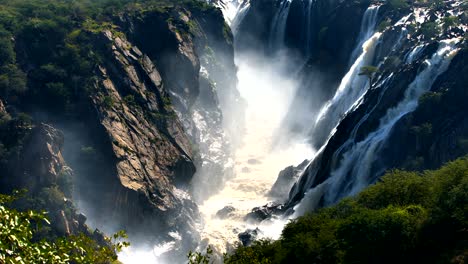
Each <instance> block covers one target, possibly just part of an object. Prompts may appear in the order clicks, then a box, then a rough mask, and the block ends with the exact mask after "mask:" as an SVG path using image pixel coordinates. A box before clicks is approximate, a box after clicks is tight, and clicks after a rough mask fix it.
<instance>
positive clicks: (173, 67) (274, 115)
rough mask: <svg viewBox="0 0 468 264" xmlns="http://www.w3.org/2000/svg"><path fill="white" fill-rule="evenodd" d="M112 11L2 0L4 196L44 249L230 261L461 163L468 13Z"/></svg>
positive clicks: (83, 4)
mask: <svg viewBox="0 0 468 264" xmlns="http://www.w3.org/2000/svg"><path fill="white" fill-rule="evenodd" d="M28 1H29V0H28ZM101 1H102V3H101V2H100V1H97V2H96V3H94V2H93V3H92V1H91V2H89V1H85V0H82V1H81V0H80V1H74V2H73V3H69V2H67V1H61V0H48V1H47V2H48V5H46V4H43V3H42V4H41V3H37V2H35V1H32V0H31V3H26V2H23V1H22V0H15V1H11V2H8V1H1V0H0V5H1V6H2V7H4V10H5V11H4V12H3V11H2V12H3V13H2V12H0V37H1V38H2V41H3V43H4V44H2V45H4V47H1V48H2V51H4V52H3V53H4V54H2V53H0V57H1V58H2V62H0V66H2V67H0V68H1V69H0V88H1V89H2V93H1V94H0V112H1V115H2V120H1V124H0V142H1V145H0V146H1V148H0V149H1V150H2V151H0V157H1V161H2V162H1V163H0V169H1V170H2V171H3V172H4V175H2V177H1V178H0V183H1V185H0V186H2V187H1V188H0V190H1V192H2V193H10V192H11V191H12V190H15V189H23V188H26V189H28V193H29V194H28V195H29V196H28V199H30V204H31V205H30V204H29V202H28V205H27V206H26V207H27V208H33V209H38V210H46V211H48V212H49V213H50V215H51V216H50V217H51V219H50V220H51V222H52V228H51V230H50V231H48V232H49V233H48V234H47V236H52V237H53V236H63V235H73V234H78V233H85V234H87V235H89V236H91V237H93V239H95V240H100V239H101V240H102V237H103V236H104V234H105V235H111V234H113V233H115V232H117V231H118V230H122V229H124V230H126V232H127V233H128V235H129V240H130V242H131V246H130V247H128V248H126V249H124V250H123V252H121V253H119V260H120V261H122V262H123V263H171V262H172V263H186V262H187V253H188V252H189V251H200V252H205V251H206V250H207V248H210V249H212V250H213V259H212V260H214V261H215V263H218V262H222V254H224V253H232V252H233V251H235V249H236V247H237V244H239V243H240V244H239V245H242V246H249V245H252V244H253V243H254V241H255V240H260V241H261V240H262V239H274V240H277V239H280V238H282V236H281V234H282V231H283V228H284V227H285V226H286V225H287V224H288V223H289V222H290V221H291V220H294V219H300V217H302V216H304V215H308V214H309V213H312V212H316V211H317V210H320V209H321V208H324V207H330V206H334V205H336V204H338V205H339V204H340V201H342V200H343V199H344V201H345V202H346V201H347V198H349V197H356V196H357V195H359V193H361V191H363V190H364V189H365V188H367V187H368V186H371V185H373V184H375V183H377V182H379V181H380V178H381V177H382V176H383V175H384V174H385V173H386V172H387V171H391V170H394V169H405V170H413V171H425V170H433V169H436V168H439V167H440V166H442V165H443V164H445V163H447V162H449V161H452V160H455V159H457V158H460V157H464V156H466V155H467V153H468V144H467V141H468V106H467V104H466V99H467V98H468V89H467V87H466V84H467V83H468V82H467V80H466V78H467V75H468V69H467V63H466V59H467V47H468V46H467V30H468V27H467V24H468V22H467V20H468V11H467V3H466V1H463V0H446V1H437V0H434V1H431V0H429V1H413V0H408V1H405V0H387V1H384V0H376V1H374V0H358V1H354V0H353V1H351V0H350V1H348V0H207V1H199V0H180V1H169V0H167V1H166V0H142V1H133V2H132V1H125V0H116V1H110V0H109V1H108V0H101ZM57 14H60V15H57ZM12 17H13V18H14V19H13V18H12ZM10 53H11V54H10ZM31 201H32V202H31ZM92 230H95V231H92ZM254 244H255V243H254ZM0 260H1V259H0ZM0 262H1V261H0ZM234 263H235V262H234ZM239 263H244V262H239ZM324 263H327V262H326V261H325V262H324ZM328 263H332V262H328Z"/></svg>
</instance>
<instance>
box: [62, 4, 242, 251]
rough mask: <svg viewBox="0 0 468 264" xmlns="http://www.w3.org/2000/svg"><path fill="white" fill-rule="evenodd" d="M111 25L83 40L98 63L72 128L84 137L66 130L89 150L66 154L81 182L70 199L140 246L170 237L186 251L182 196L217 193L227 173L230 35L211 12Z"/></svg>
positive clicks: (189, 240)
mask: <svg viewBox="0 0 468 264" xmlns="http://www.w3.org/2000/svg"><path fill="white" fill-rule="evenodd" d="M114 22H115V25H114V26H113V27H111V28H109V29H106V30H104V31H102V32H88V34H89V35H90V37H91V38H92V39H93V42H94V43H93V49H94V50H95V51H96V52H97V53H98V54H99V55H100V56H101V57H102V58H103V60H101V61H100V63H99V66H98V68H97V69H96V77H95V79H94V83H93V88H92V89H93V90H92V91H91V92H90V93H89V94H90V96H89V98H90V101H89V103H88V104H89V109H88V112H86V115H85V118H84V120H85V122H86V123H87V124H86V126H83V125H79V126H78V127H80V129H85V130H86V131H83V132H82V133H77V132H76V130H70V129H69V131H68V132H69V137H70V138H79V137H80V136H82V135H84V134H88V135H87V136H86V137H87V138H88V139H86V140H83V142H86V143H81V144H82V145H84V144H86V145H89V146H90V147H86V148H83V147H81V148H82V150H81V152H84V153H81V154H80V153H78V152H77V151H78V150H76V149H75V150H73V149H70V148H68V152H67V153H69V156H70V159H71V160H74V161H75V162H74V164H73V166H74V167H77V168H80V172H79V174H80V176H81V177H82V178H81V179H79V180H78V185H79V188H80V190H79V192H77V193H78V194H77V195H78V196H79V199H80V200H82V201H83V205H84V206H83V207H84V208H85V209H86V211H88V212H89V215H90V218H92V219H93V220H94V221H95V222H97V223H105V222H107V221H108V220H107V219H108V218H109V216H112V219H113V221H112V222H113V225H114V226H117V227H119V228H120V229H126V230H127V231H128V232H129V234H130V237H131V238H139V241H140V242H142V243H146V242H147V241H148V240H149V241H151V242H150V243H160V242H163V241H174V238H173V237H172V236H171V235H169V234H168V233H169V232H172V233H173V234H177V236H176V237H179V236H180V237H181V238H182V239H178V240H177V241H176V243H177V249H178V250H181V252H185V251H186V250H188V249H189V248H194V247H195V246H196V244H197V243H198V240H199V239H198V235H197V232H196V228H195V224H197V221H198V217H199V216H198V209H197V206H196V204H195V203H194V201H193V198H192V197H193V196H192V195H191V194H190V192H192V193H193V195H194V196H195V197H196V198H198V197H201V196H202V195H197V192H200V194H203V196H205V195H208V194H209V191H207V190H210V191H216V188H217V187H219V186H221V184H222V182H223V181H224V180H225V179H223V176H224V175H226V174H228V173H225V171H227V170H229V169H230V167H229V165H226V164H228V163H229V162H230V151H229V145H230V140H229V133H228V132H226V131H228V130H229V125H228V123H229V122H232V119H231V121H229V120H230V119H229V116H228V117H226V116H224V115H223V113H222V110H221V108H222V104H223V103H225V104H227V102H230V103H231V105H232V107H236V106H235V105H236V103H232V102H236V100H239V94H238V92H237V90H236V88H235V85H236V78H235V73H234V72H235V66H234V63H233V50H232V43H230V41H231V37H232V36H231V35H230V31H229V29H227V28H225V24H224V21H223V19H222V16H221V13H220V12H219V10H217V9H211V8H210V9H207V10H199V9H197V8H191V7H190V6H189V7H185V8H183V7H181V6H177V7H174V8H171V9H168V10H164V11H161V10H157V9H155V10H151V11H148V12H145V13H137V14H135V13H129V14H119V15H118V16H117V17H116V19H115V21H114ZM161 40H164V41H161ZM239 104H241V102H240V101H239ZM232 123H234V122H232ZM239 125H240V124H239ZM70 147H71V146H70ZM83 154H86V155H87V156H89V158H86V159H84V158H83V157H82V156H84V155H83ZM77 156H78V157H77ZM73 157H75V158H73ZM82 168H85V169H82ZM196 171H199V173H198V174H196V175H197V176H195V177H196V178H195V179H194V178H193V176H194V174H195V172H196ZM197 183H199V185H197ZM204 184H205V185H204ZM207 185H208V186H207ZM189 187H191V188H190V189H189ZM97 190H99V191H97ZM199 199H202V198H199ZM148 230H152V231H151V232H148ZM142 238H144V239H142ZM177 249H176V251H177Z"/></svg>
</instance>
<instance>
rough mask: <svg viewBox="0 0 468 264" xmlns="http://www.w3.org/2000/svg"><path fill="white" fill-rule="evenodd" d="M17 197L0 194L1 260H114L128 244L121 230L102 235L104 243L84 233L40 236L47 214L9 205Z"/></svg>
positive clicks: (10, 261)
mask: <svg viewBox="0 0 468 264" xmlns="http://www.w3.org/2000/svg"><path fill="white" fill-rule="evenodd" d="M16 199H18V197H17V195H15V196H9V195H0V263H44V264H46V263H47V264H49V263H56V264H60V263H89V264H91V263H117V255H116V252H119V251H121V250H122V248H123V247H126V246H128V245H129V244H128V242H125V241H123V240H122V239H125V238H126V235H125V233H123V232H119V233H117V234H115V235H114V236H113V237H112V239H111V238H105V240H106V243H107V244H108V245H107V246H103V245H99V244H98V243H96V241H95V240H93V239H92V238H90V237H88V236H86V235H84V234H78V235H72V236H69V237H66V238H65V237H61V238H57V239H54V240H47V239H41V238H40V236H38V235H40V233H41V230H42V229H44V228H45V227H47V226H48V225H50V222H49V220H48V219H47V214H46V213H44V212H36V211H31V210H28V211H17V210H15V209H11V207H10V206H9V205H10V204H11V203H13V202H14V201H15V200H16Z"/></svg>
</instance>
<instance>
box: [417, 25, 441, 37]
mask: <svg viewBox="0 0 468 264" xmlns="http://www.w3.org/2000/svg"><path fill="white" fill-rule="evenodd" d="M439 33H440V28H439V24H438V23H437V22H426V23H424V24H422V26H421V34H422V35H423V36H424V38H425V39H432V38H434V37H436V36H437V35H438V34H439Z"/></svg>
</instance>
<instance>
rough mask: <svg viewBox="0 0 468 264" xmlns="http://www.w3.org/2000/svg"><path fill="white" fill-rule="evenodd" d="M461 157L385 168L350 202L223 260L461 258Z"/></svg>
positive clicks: (467, 175)
mask: <svg viewBox="0 0 468 264" xmlns="http://www.w3.org/2000/svg"><path fill="white" fill-rule="evenodd" d="M467 205H468V157H466V158H462V159H459V160H456V161H454V162H451V163H448V164H446V165H445V166H443V167H442V168H441V169H439V170H435V171H426V172H424V173H416V172H406V171H398V170H395V171H391V172H389V173H387V174H386V175H385V176H384V177H383V178H382V180H381V181H380V182H378V183H377V184H375V185H373V186H370V187H368V188H367V189H366V190H364V191H363V192H362V193H361V194H359V195H358V196H357V197H355V198H350V199H345V200H343V201H341V202H340V203H339V204H337V205H335V206H332V207H330V208H324V209H321V210H319V211H317V212H315V213H312V214H309V215H306V216H303V217H300V218H298V219H296V220H293V221H292V222H290V223H289V224H288V225H287V226H286V227H285V228H284V230H283V233H282V236H281V239H280V240H278V241H274V242H272V241H258V242H256V243H254V244H253V245H252V246H249V247H244V246H241V245H238V246H237V249H236V250H235V251H234V253H233V254H231V255H227V256H225V262H226V263H427V262H429V263H448V262H450V260H453V259H455V258H463V257H464V256H466V248H467V247H468V244H467V233H466V230H467V228H468V220H467V219H468V206H467Z"/></svg>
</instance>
